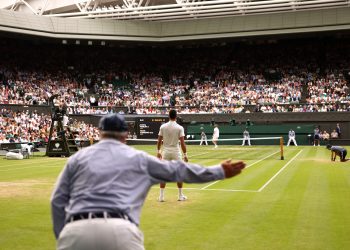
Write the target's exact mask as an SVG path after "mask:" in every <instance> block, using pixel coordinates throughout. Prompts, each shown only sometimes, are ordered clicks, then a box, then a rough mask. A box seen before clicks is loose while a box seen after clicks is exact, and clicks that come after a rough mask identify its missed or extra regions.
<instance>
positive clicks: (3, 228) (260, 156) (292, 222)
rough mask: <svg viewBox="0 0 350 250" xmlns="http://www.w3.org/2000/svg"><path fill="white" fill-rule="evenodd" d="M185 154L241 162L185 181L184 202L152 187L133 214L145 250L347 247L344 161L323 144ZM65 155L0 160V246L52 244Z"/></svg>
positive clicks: (347, 167) (170, 189)
mask: <svg viewBox="0 0 350 250" xmlns="http://www.w3.org/2000/svg"><path fill="white" fill-rule="evenodd" d="M138 148H139V149H142V150H145V151H147V152H149V153H155V146H139V147H138ZM348 150H349V148H348ZM188 151H189V153H188V155H189V158H190V161H191V162H195V163H200V164H203V165H205V166H209V165H214V164H218V163H220V162H221V161H222V160H224V159H226V158H232V159H233V160H244V161H245V162H246V163H247V165H248V166H249V167H248V168H247V169H246V170H245V171H244V172H243V173H242V174H241V175H240V176H237V177H235V178H233V179H230V180H225V181H219V182H215V183H207V184H195V185H185V187H186V188H190V189H185V190H184V192H185V194H186V195H187V196H188V200H187V201H185V202H178V201H177V190H176V185H175V184H168V185H167V189H166V197H165V198H166V202H163V203H159V202H157V201H156V200H157V197H158V192H159V190H158V187H154V188H153V189H152V190H151V191H150V193H149V195H148V197H147V200H146V203H145V206H144V209H143V212H142V219H141V229H142V231H143V232H144V235H145V245H146V249H162V250H173V249H179V250H180V249H181V250H186V249H188V250H200V249H219V250H221V249H223V250H224V249H254V250H257V249H269V250H271V249H298V250H300V249H315V250H316V249H317V250H318V249H322V250H323V249H336V250H339V249H344V250H345V249H350V237H349V235H350V201H349V198H350V161H349V162H346V163H340V162H338V161H337V162H331V161H330V151H328V150H326V149H325V148H324V147H288V148H285V160H284V161H281V160H279V153H278V147H275V146H265V147H263V146H256V147H237V146H236V147H230V146H222V147H219V149H217V150H213V148H212V146H209V147H199V146H189V147H188ZM274 153H275V154H274ZM66 160H67V159H65V158H47V157H39V156H36V157H34V158H31V159H29V160H23V161H8V160H4V159H0V250H27V249H28V250H29V249H31V250H40V249H45V250H48V249H55V239H54V237H53V233H52V225H51V218H50V204H49V199H50V194H51V191H52V188H53V183H54V182H55V180H56V178H57V176H58V174H59V172H60V171H61V169H62V167H63V166H64V163H65V162H66ZM209 184H210V186H208V185H209Z"/></svg>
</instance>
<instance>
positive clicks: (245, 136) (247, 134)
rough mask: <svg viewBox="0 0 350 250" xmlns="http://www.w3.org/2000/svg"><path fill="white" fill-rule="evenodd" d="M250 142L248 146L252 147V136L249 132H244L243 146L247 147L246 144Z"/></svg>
mask: <svg viewBox="0 0 350 250" xmlns="http://www.w3.org/2000/svg"><path fill="white" fill-rule="evenodd" d="M246 141H248V145H249V146H251V144H250V135H249V132H248V130H244V132H243V142H242V146H244V145H245V142H246Z"/></svg>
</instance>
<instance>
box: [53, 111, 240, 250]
mask: <svg viewBox="0 0 350 250" xmlns="http://www.w3.org/2000/svg"><path fill="white" fill-rule="evenodd" d="M127 129H128V126H127V124H126V122H125V120H124V118H123V117H122V116H120V115H118V114H109V115H106V116H104V117H103V118H102V119H101V121H100V132H101V141H100V142H98V143H96V144H94V145H92V146H90V147H87V148H84V149H82V150H80V151H78V152H77V153H75V154H74V155H73V156H72V157H70V158H69V160H68V162H67V164H66V166H65V167H64V169H63V171H62V172H61V174H60V176H59V178H58V180H57V182H56V185H55V188H54V191H53V194H52V198H51V209H52V219H53V227H54V233H55V236H56V239H57V249H58V250H101V249H113V250H144V245H143V234H142V232H141V231H140V230H139V228H138V225H139V222H140V213H141V208H142V205H143V203H144V201H145V199H146V196H147V193H148V191H149V190H150V188H151V186H152V185H154V184H157V183H160V182H187V183H203V182H210V181H215V180H220V179H224V178H230V177H233V176H236V175H238V174H239V173H240V172H241V171H242V169H243V168H244V167H245V164H244V163H243V162H237V163H232V162H231V161H230V160H227V161H224V162H223V163H222V164H221V165H217V166H213V167H207V168H203V167H202V166H199V165H196V164H189V163H185V162H184V161H162V160H159V159H157V158H156V157H153V156H151V155H148V154H146V153H145V152H142V151H139V150H136V149H134V148H131V147H129V146H127V145H125V143H126V139H127V136H128V133H127Z"/></svg>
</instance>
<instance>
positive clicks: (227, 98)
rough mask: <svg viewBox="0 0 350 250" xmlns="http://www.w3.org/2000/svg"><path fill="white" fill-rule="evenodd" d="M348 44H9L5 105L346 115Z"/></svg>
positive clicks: (3, 65)
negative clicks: (58, 104)
mask: <svg viewBox="0 0 350 250" xmlns="http://www.w3.org/2000/svg"><path fill="white" fill-rule="evenodd" d="M348 40H349V39H348ZM348 40H346V39H343V40H341V41H340V40H337V39H329V40H325V41H324V43H322V44H319V43H317V39H309V40H307V39H306V40H305V39H304V40H303V39H299V40H288V41H287V40H286V41H280V42H277V41H270V42H265V43H263V44H249V43H234V44H216V45H215V46H208V45H207V46H197V47H191V48H186V47H185V48H179V47H176V48H175V47H165V48H163V47H157V48H148V47H136V48H115V47H113V48H110V47H102V46H99V47H97V46H95V47H90V46H89V47H84V46H71V45H56V44H53V45H51V44H41V45H34V44H29V43H23V42H20V41H18V40H10V39H3V40H2V41H1V43H2V44H1V45H2V46H1V47H0V53H1V54H2V58H1V60H0V80H1V82H0V103H5V104H6V103H9V104H26V105H47V104H48V99H49V98H50V96H52V95H54V94H58V95H60V99H59V100H58V101H59V102H64V103H66V105H67V106H68V109H67V110H68V113H70V114H107V113H111V112H114V107H116V106H117V107H126V112H128V113H137V114H153V113H164V112H166V111H167V110H168V109H169V107H171V106H177V107H179V112H180V113H238V112H317V111H321V112H328V111H333V110H335V111H348V107H349V103H350V97H349V90H348V81H349V78H350V75H348V73H349V71H346V69H349V68H350V66H349V64H348V62H349V61H350V58H349V57H350V45H349V44H350V43H348ZM336 43H337V46H334V45H335V44H336ZM339 43H341V44H342V47H341V49H342V52H341V53H340V52H339V50H338V48H339V45H338V44H339ZM315 44H317V46H315ZM11 47H13V48H16V49H11ZM39 51H40V53H39ZM305 51H307V53H308V56H307V57H305ZM347 52H349V53H347ZM52 53H54V56H52ZM28 62H31V63H28ZM326 63H327V64H326ZM303 94H304V95H305V99H304V100H302V98H303ZM302 101H304V102H306V104H305V105H299V103H301V102H302ZM339 102H340V103H341V104H342V105H338V103H339ZM316 104H317V105H316ZM322 104H324V106H323V105H322ZM336 104H337V105H336ZM246 105H253V106H254V107H256V108H253V109H252V108H247V107H246ZM318 105H321V106H318ZM335 105H336V106H335Z"/></svg>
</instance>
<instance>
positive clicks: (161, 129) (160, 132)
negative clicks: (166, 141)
mask: <svg viewBox="0 0 350 250" xmlns="http://www.w3.org/2000/svg"><path fill="white" fill-rule="evenodd" d="M158 136H163V126H160V128H159V133H158Z"/></svg>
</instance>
